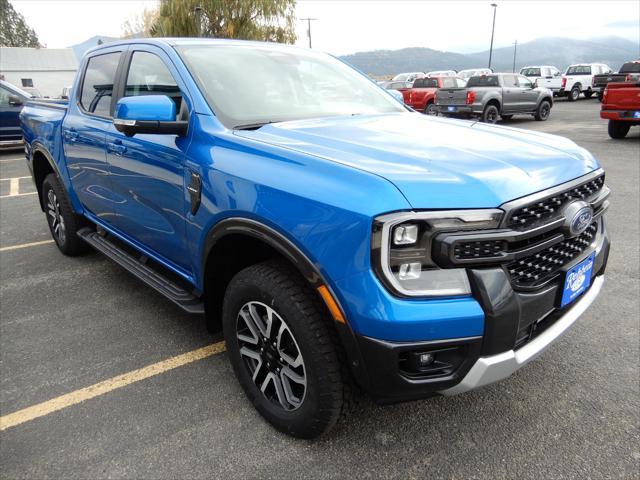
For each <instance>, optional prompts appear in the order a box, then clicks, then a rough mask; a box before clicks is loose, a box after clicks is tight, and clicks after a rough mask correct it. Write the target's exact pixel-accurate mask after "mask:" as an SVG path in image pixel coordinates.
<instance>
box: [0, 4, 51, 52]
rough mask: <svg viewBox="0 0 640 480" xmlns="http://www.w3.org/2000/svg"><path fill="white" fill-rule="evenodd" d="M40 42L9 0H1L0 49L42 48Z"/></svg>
mask: <svg viewBox="0 0 640 480" xmlns="http://www.w3.org/2000/svg"><path fill="white" fill-rule="evenodd" d="M40 46H41V45H40V41H39V40H38V36H37V35H36V32H34V31H33V29H32V28H31V27H29V25H27V22H25V21H24V17H23V16H22V15H20V14H19V13H18V12H16V11H15V10H14V8H13V5H11V4H10V3H9V0H0V47H35V48H38V47H40Z"/></svg>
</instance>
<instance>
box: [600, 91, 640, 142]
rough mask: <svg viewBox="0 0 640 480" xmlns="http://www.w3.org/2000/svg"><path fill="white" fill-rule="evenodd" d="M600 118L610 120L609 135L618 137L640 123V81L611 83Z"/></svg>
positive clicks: (604, 97) (622, 136)
mask: <svg viewBox="0 0 640 480" xmlns="http://www.w3.org/2000/svg"><path fill="white" fill-rule="evenodd" d="M600 118H604V119H607V120H609V127H608V128H609V136H610V137H611V138H616V139H617V138H624V137H626V136H627V133H629V129H630V128H631V127H632V126H634V125H640V82H635V83H632V82H622V83H609V84H608V85H607V86H606V88H605V90H604V94H603V96H602V106H601V109H600Z"/></svg>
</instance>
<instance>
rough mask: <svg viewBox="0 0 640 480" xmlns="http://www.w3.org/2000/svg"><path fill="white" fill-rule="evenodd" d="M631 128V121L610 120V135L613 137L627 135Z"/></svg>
mask: <svg viewBox="0 0 640 480" xmlns="http://www.w3.org/2000/svg"><path fill="white" fill-rule="evenodd" d="M630 128H631V124H630V123H629V122H621V121H618V120H609V136H610V137H611V138H615V139H620V138H624V137H626V136H627V133H629V129H630Z"/></svg>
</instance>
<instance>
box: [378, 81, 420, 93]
mask: <svg viewBox="0 0 640 480" xmlns="http://www.w3.org/2000/svg"><path fill="white" fill-rule="evenodd" d="M411 85H413V81H411V82H405V81H404V80H403V81H400V82H389V83H387V85H386V86H385V87H384V88H386V89H387V90H400V91H402V90H404V89H406V88H411Z"/></svg>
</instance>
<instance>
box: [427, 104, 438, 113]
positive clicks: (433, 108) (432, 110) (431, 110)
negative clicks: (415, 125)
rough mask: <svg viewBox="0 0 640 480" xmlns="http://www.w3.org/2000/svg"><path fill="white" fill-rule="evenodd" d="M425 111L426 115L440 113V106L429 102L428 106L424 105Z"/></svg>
mask: <svg viewBox="0 0 640 480" xmlns="http://www.w3.org/2000/svg"><path fill="white" fill-rule="evenodd" d="M424 113H425V115H438V108H437V107H436V105H435V103H433V102H429V103H427V106H426V107H424Z"/></svg>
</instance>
